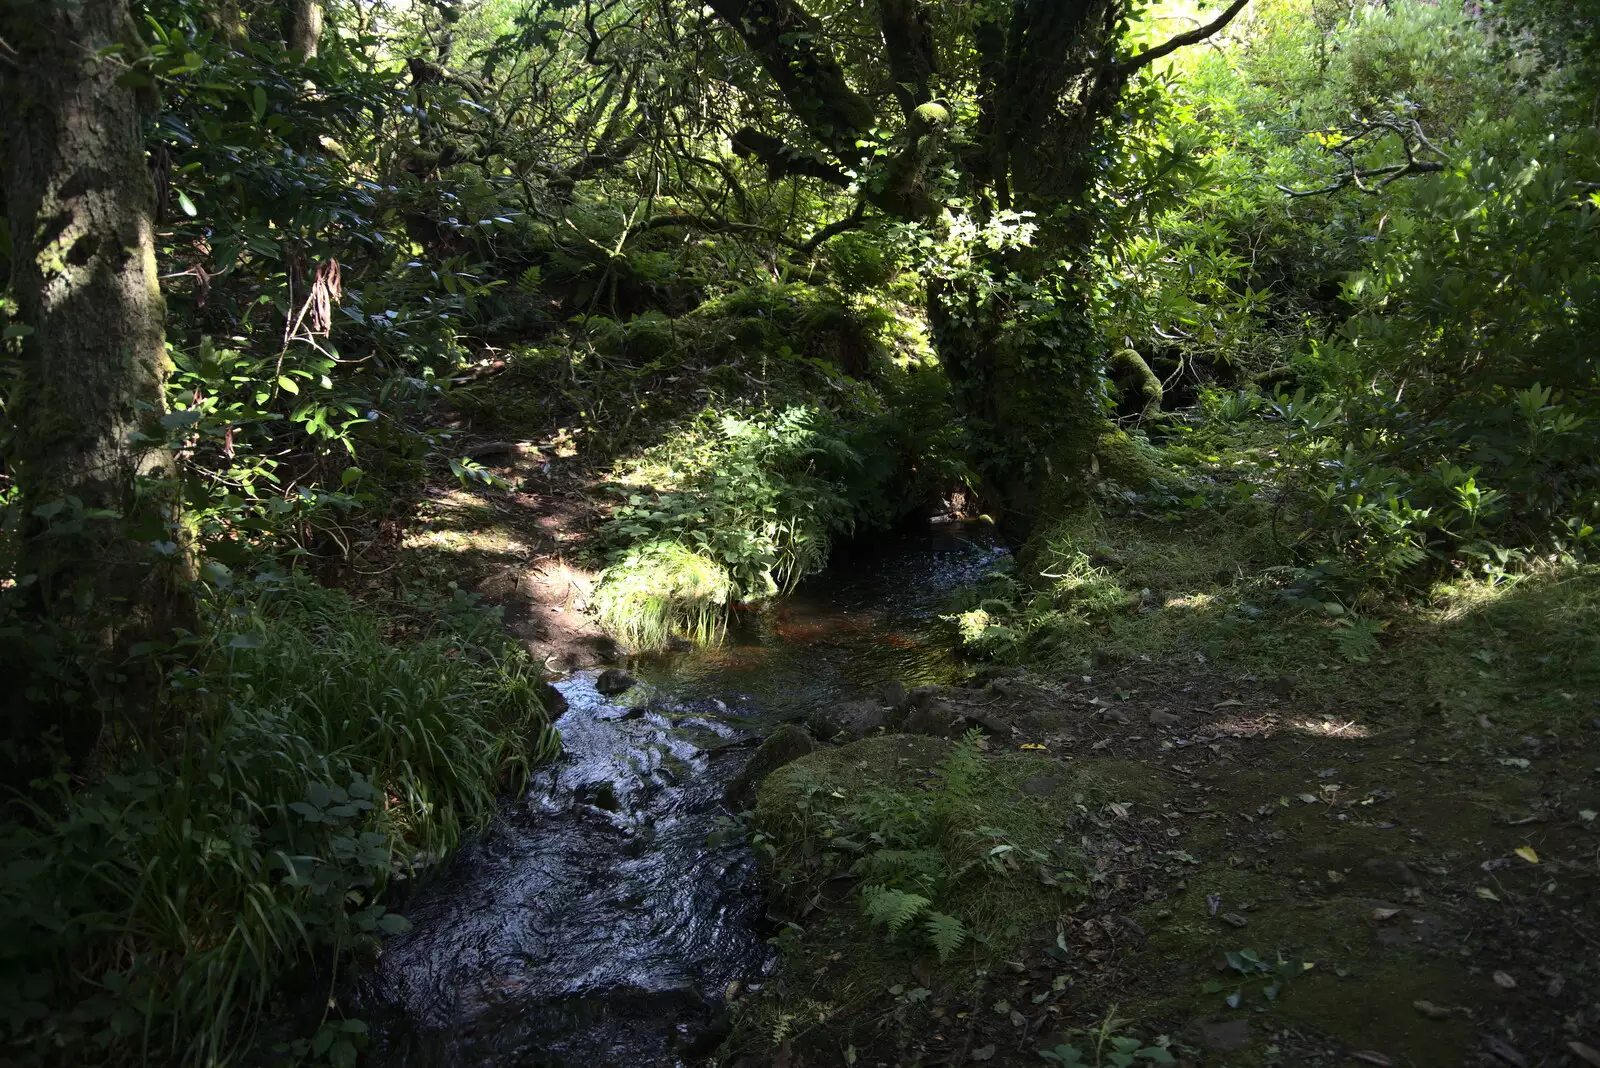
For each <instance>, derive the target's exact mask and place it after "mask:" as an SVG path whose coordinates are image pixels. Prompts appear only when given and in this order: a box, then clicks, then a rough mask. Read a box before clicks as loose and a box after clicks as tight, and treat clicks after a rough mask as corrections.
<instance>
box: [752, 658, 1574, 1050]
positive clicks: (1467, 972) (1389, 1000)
mask: <svg viewBox="0 0 1600 1068" xmlns="http://www.w3.org/2000/svg"><path fill="white" fill-rule="evenodd" d="M1396 655H1397V656H1403V655H1406V650H1404V649H1403V648H1402V649H1397V650H1396ZM1380 674H1381V673H1380ZM1376 692H1377V693H1380V694H1381V692H1382V691H1381V689H1380V690H1378V691H1376ZM1420 696H1421V695H1418V694H1414V693H1405V692H1402V691H1395V692H1393V693H1390V694H1389V695H1387V696H1377V697H1375V696H1374V694H1373V692H1372V691H1369V690H1368V688H1367V687H1365V686H1363V687H1359V688H1356V687H1352V688H1351V691H1349V692H1346V693H1343V694H1341V693H1337V692H1334V691H1323V692H1321V693H1308V692H1302V691H1300V690H1299V689H1298V688H1297V687H1296V686H1295V684H1294V683H1293V682H1292V681H1286V680H1279V681H1278V682H1277V683H1275V684H1273V685H1262V684H1261V683H1260V682H1258V681H1256V680H1252V679H1244V678H1232V679H1230V678H1227V677H1223V676H1219V675H1217V674H1214V673H1204V674H1190V673H1182V672H1173V671H1168V670H1156V669H1152V668H1151V667H1150V666H1149V665H1140V666H1138V667H1135V668H1130V669H1126V670H1122V671H1118V672H1114V673H1109V674H1104V675H1100V676H1095V677H1091V678H1078V679H1073V680H1068V681H1062V680H1059V679H1057V680H1046V679H1040V678H1038V677H1035V676H1031V675H1029V674H1027V673H1022V674H1019V675H1015V676H1009V677H1007V676H1003V677H1001V678H1000V679H999V680H996V681H994V682H991V683H989V684H988V685H987V686H985V687H984V688H982V689H973V690H966V691H963V690H951V691H949V692H948V693H947V694H945V695H944V700H945V701H946V702H947V703H948V704H949V705H950V707H952V708H954V709H956V710H957V711H958V712H959V713H961V714H963V715H964V716H965V717H966V719H967V721H968V722H975V723H979V724H982V725H984V726H986V727H988V728H989V729H990V730H991V732H992V733H991V736H990V744H991V745H993V746H995V747H996V748H1001V747H1005V748H1010V749H1020V748H1021V747H1022V746H1030V747H1035V746H1043V749H1042V750H1041V749H1037V748H1030V749H1028V750H1025V751H1024V755H1027V756H1031V757H1032V759H1033V760H1034V761H1035V762H1036V764H1037V768H1038V771H1037V774H1036V776H1034V777H1032V778H1030V779H1028V780H1026V781H1024V782H1023V783H1022V784H1021V788H1022V789H1025V790H1027V789H1030V788H1031V789H1033V790H1038V789H1040V788H1041V787H1040V783H1039V777H1040V776H1056V777H1058V778H1060V779H1061V780H1063V781H1066V782H1070V781H1072V780H1073V779H1074V778H1083V777H1085V776H1088V777H1090V778H1093V779H1095V780H1097V781H1099V782H1100V783H1102V784H1109V789H1110V790H1111V791H1112V792H1111V793H1110V794H1108V795H1106V796H1112V797H1117V798H1118V800H1115V801H1111V802H1108V803H1106V804H1105V805H1104V806H1103V807H1102V808H1101V809H1100V810H1099V811H1098V812H1093V813H1091V814H1090V815H1089V817H1088V819H1087V820H1086V821H1084V822H1083V823H1081V824H1080V828H1081V829H1082V830H1083V831H1085V832H1086V833H1087V834H1088V835H1090V836H1094V835H1101V836H1103V837H1102V838H1101V844H1100V845H1098V846H1097V847H1096V848H1095V857H1096V859H1095V865H1096V867H1097V868H1098V871H1099V875H1100V876H1102V877H1103V878H1104V880H1105V882H1104V884H1103V885H1106V886H1108V887H1109V888H1110V893H1109V894H1108V895H1106V896H1105V897H1104V898H1102V899H1101V900H1098V901H1097V902H1095V903H1094V904H1093V905H1092V906H1088V907H1085V908H1083V909H1082V910H1080V911H1079V912H1078V913H1077V914H1075V915H1073V916H1072V917H1071V918H1070V920H1069V921H1068V922H1066V923H1065V924H1064V925H1063V926H1062V927H1061V928H1060V929H1059V931H1056V930H1040V931H1037V932H1034V933H1033V935H1032V937H1031V938H1030V939H1028V940H1027V942H1026V945H1027V949H1026V951H1025V952H1023V953H1022V954H1019V956H1018V957H1017V958H1016V959H1010V960H1005V961H1002V962H1001V964H1000V965H999V966H998V967H997V968H996V969H995V970H994V972H993V973H992V974H990V975H988V976H986V977H981V978H980V979H979V981H978V982H977V983H976V984H973V983H972V982H970V981H969V980H970V977H969V976H967V977H962V978H960V979H956V980H955V981H953V982H952V981H947V977H948V975H949V971H948V969H938V970H933V969H931V968H930V967H929V964H928V962H927V960H923V961H920V962H919V961H917V960H915V959H913V958H909V957H908V958H907V959H906V960H905V961H904V962H903V964H902V969H901V970H903V971H904V975H901V976H898V977H897V976H894V975H893V974H892V971H890V972H888V973H887V977H888V978H890V979H891V980H893V984H892V987H886V986H885V985H884V984H883V978H884V977H885V975H886V972H885V969H883V968H881V967H880V968H874V969H866V970H864V969H862V968H861V967H860V965H859V960H858V958H857V956H856V954H853V953H841V952H840V950H846V951H848V950H850V949H851V947H847V946H831V945H828V944H826V943H823V944H816V945H810V946H808V947H807V949H806V950H805V951H804V953H805V960H804V961H803V962H801V961H796V962H793V963H794V964H795V965H800V966H801V967H792V966H791V967H789V968H786V974H788V975H792V976H803V978H801V980H800V982H799V983H798V984H797V985H796V986H794V987H791V989H790V991H789V1000H790V1002H791V1003H793V1004H798V1005H805V1006H807V1007H808V1008H809V1009H817V1010H820V1011H818V1012H816V1015H817V1016H820V1017H823V1018H822V1019H813V1020H805V1021H796V1022H795V1024H794V1026H795V1029H796V1031H795V1035H794V1037H793V1038H792V1039H790V1040H789V1041H788V1042H787V1043H786V1044H785V1045H782V1046H780V1047H779V1050H778V1053H777V1055H776V1058H775V1060H774V1061H773V1063H775V1064H781V1065H789V1066H791V1068H794V1066H799V1065H802V1064H811V1065H822V1064H836V1063H841V1061H840V1057H841V1052H842V1051H844V1050H846V1049H849V1050H851V1051H852V1052H853V1053H854V1056H855V1060H854V1063H860V1064H885V1065H888V1064H893V1065H902V1064H906V1065H909V1064H917V1065H930V1066H931V1065H937V1064H949V1065H965V1064H969V1063H984V1062H988V1063H991V1064H1040V1063H1044V1061H1042V1060H1041V1058H1040V1056H1039V1053H1038V1052H1037V1051H1039V1050H1051V1049H1054V1048H1056V1047H1057V1046H1058V1045H1060V1044H1062V1043H1067V1042H1070V1043H1071V1044H1073V1045H1075V1046H1076V1047H1078V1048H1079V1049H1080V1050H1081V1051H1082V1052H1083V1054H1084V1060H1083V1063H1085V1064H1108V1065H1109V1064H1117V1063H1132V1062H1120V1061H1117V1060H1113V1059H1111V1057H1110V1054H1111V1053H1112V1052H1114V1050H1115V1049H1116V1047H1115V1046H1113V1045H1110V1044H1103V1043H1097V1040H1096V1038H1095V1036H1096V1035H1097V1034H1099V1033H1101V1031H1102V1030H1104V1031H1105V1032H1106V1034H1107V1035H1110V1034H1113V1033H1114V1034H1115V1035H1116V1036H1117V1037H1123V1038H1139V1039H1141V1042H1139V1043H1134V1044H1133V1045H1134V1046H1138V1045H1141V1044H1142V1043H1143V1042H1153V1041H1154V1040H1155V1038H1156V1037H1157V1036H1166V1039H1167V1040H1168V1041H1170V1042H1171V1044H1172V1045H1171V1049H1172V1052H1173V1053H1174V1054H1175V1055H1177V1057H1178V1061H1179V1063H1185V1062H1187V1063H1191V1064H1205V1065H1239V1066H1244V1065H1283V1066H1292V1065H1328V1066H1332V1065H1343V1064H1376V1065H1385V1064H1389V1065H1414V1066H1439V1068H1445V1066H1451V1068H1454V1066H1457V1065H1544V1064H1585V1063H1588V1064H1593V1063H1600V1060H1597V1059H1596V1058H1597V1056H1600V1055H1597V1054H1595V1053H1594V1049H1595V1048H1596V1042H1597V1040H1600V908H1597V906H1596V902H1597V899H1600V833H1597V827H1596V824H1595V815H1594V810H1595V809H1596V808H1600V720H1595V719H1590V720H1589V721H1588V722H1587V723H1586V724H1581V725H1580V724H1576V723H1575V724H1574V729H1572V730H1571V732H1570V733H1569V732H1566V731H1553V732H1548V733H1547V732H1538V733H1528V728H1527V726H1526V725H1525V724H1522V723H1519V722H1518V721H1517V718H1516V716H1515V715H1514V713H1513V714H1512V715H1511V716H1509V717H1508V718H1507V720H1506V721H1503V722H1499V723H1497V722H1495V721H1494V720H1493V719H1491V718H1490V717H1488V716H1487V715H1485V716H1484V717H1483V718H1482V719H1480V720H1478V721H1476V722H1474V723H1473V724H1472V725H1471V726H1470V727H1463V726H1460V725H1459V724H1457V723H1456V722H1454V721H1452V720H1451V719H1450V718H1448V717H1446V716H1444V715H1441V714H1440V713H1439V712H1438V711H1437V710H1430V709H1428V708H1426V707H1423V706H1421V705H1420V704H1419V703H1418V699H1419V698H1420ZM1589 711H1590V712H1595V711H1596V709H1595V706H1594V705H1593V704H1591V705H1590V706H1589ZM1048 786H1049V784H1048V783H1046V784H1045V788H1046V789H1048ZM1085 841H1086V843H1087V841H1088V839H1087V838H1086V839H1085ZM1106 842H1111V843H1114V844H1113V845H1112V846H1111V847H1110V848H1107V846H1106V845H1105V844H1104V843H1106ZM1058 935H1059V941H1058V940H1057V938H1058ZM801 944H805V943H801ZM1257 960H1259V961H1260V962H1262V965H1261V966H1258V965H1256V964H1255V963H1254V962H1255V961H1257ZM806 969H810V970H809V972H807V971H806ZM873 981H876V982H877V983H878V987H877V989H871V988H870V987H869V988H867V989H863V987H864V986H868V985H869V984H870V983H871V982H873ZM919 988H920V989H924V990H928V991H929V993H928V994H926V995H924V996H923V997H921V998H918V997H917V996H916V995H915V994H914V993H913V994H912V996H911V997H909V998H908V997H906V996H905V994H906V992H907V991H915V990H917V989H919ZM1230 999H1232V1001H1230ZM1234 1005H1236V1006H1237V1007H1232V1006H1234ZM1108 1020H1111V1021H1113V1022H1112V1024H1111V1026H1109V1027H1106V1026H1105V1025H1106V1021H1108ZM1585 1042H1587V1043H1588V1044H1587V1045H1585V1044H1584V1043H1585ZM1097 1044H1103V1045H1104V1048H1103V1051H1102V1055H1101V1056H1100V1057H1097V1056H1096V1054H1095V1052H1094V1051H1095V1047H1096V1045H1097ZM1069 1056H1070V1055H1069ZM845 1060H846V1061H847V1062H848V1061H849V1060H850V1058H848V1057H847V1058H845ZM1069 1063H1070V1061H1069ZM1140 1063H1145V1062H1143V1061H1141V1062H1140Z"/></svg>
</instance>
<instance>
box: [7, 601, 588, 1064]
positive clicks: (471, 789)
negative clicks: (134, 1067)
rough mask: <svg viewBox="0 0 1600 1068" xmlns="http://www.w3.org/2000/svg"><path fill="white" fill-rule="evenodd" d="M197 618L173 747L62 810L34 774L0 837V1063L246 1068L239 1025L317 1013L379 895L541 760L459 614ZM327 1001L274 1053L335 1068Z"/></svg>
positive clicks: (501, 664) (501, 660)
mask: <svg viewBox="0 0 1600 1068" xmlns="http://www.w3.org/2000/svg"><path fill="white" fill-rule="evenodd" d="M209 607H210V610H211V616H212V618H211V620H210V621H209V622H210V624H211V626H208V628H207V630H208V632H209V631H211V630H212V627H214V628H215V636H214V637H213V638H212V639H210V641H209V644H208V645H207V646H206V647H205V648H204V650H203V651H202V654H201V656H200V658H199V660H198V662H197V663H196V665H195V666H194V667H193V668H191V669H189V670H186V671H182V672H179V673H177V674H176V675H175V677H174V682H175V684H176V685H177V686H178V687H179V688H180V689H181V690H182V691H183V692H184V693H185V694H186V695H187V696H188V697H190V698H192V712H191V717H192V718H191V719H190V721H189V722H188V723H187V724H185V730H184V731H183V735H182V741H181V742H179V743H175V744H174V746H173V747H171V748H164V747H163V746H161V745H159V744H153V745H147V746H145V747H143V748H141V749H140V750H139V751H137V752H134V753H133V754H131V755H129V756H128V757H127V758H126V759H124V760H122V761H121V763H120V765H119V766H118V767H116V768H115V770H114V772H113V773H111V774H107V775H105V776H104V778H103V779H101V780H100V781H98V782H96V783H93V784H91V785H88V786H84V787H81V788H80V787H79V786H78V784H76V783H73V782H72V781H70V780H69V779H68V778H67V776H66V775H64V774H62V775H58V776H57V777H56V778H55V779H54V780H52V781H51V782H49V783H47V784H44V785H45V789H44V791H43V792H42V794H41V795H39V796H38V797H37V798H36V799H35V800H33V801H32V802H29V803H28V804H27V805H26V811H25V812H24V813H22V816H23V818H21V819H17V820H14V821H12V822H10V823H7V824H6V825H5V826H4V827H3V828H0V852H3V853H4V854H5V856H6V857H7V861H8V862H7V864H6V867H5V869H4V871H3V873H0V913H3V915H4V917H5V919H4V921H3V937H0V1042H3V1046H0V1049H3V1050H4V1053H3V1055H0V1059H4V1060H6V1061H7V1063H15V1064H23V1065H28V1064H59V1063H71V1064H84V1065H88V1064H127V1063H170V1064H179V1065H207V1066H215V1065H225V1064H231V1063H239V1062H241V1061H242V1060H245V1059H248V1058H249V1057H251V1056H252V1055H253V1054H252V1052H251V1051H252V1046H253V1042H254V1036H255V1033H256V1030H257V1025H258V1024H259V1021H260V1020H261V1018H262V1017H263V1015H266V1014H272V1013H275V1012H279V1011H300V1012H303V1011H304V1010H305V1007H306V1006H298V1007H296V1006H286V1005H283V1004H280V1003H278V1002H276V1001H275V1000H274V999H275V998H277V997H281V996H282V995H281V993H280V992H281V991H282V990H283V989H285V984H286V983H287V982H288V981H289V980H290V978H291V977H295V976H300V977H302V978H303V979H306V980H311V979H312V978H313V977H317V978H318V980H319V981H320V982H322V983H325V984H328V987H327V989H328V990H329V991H331V984H332V981H333V979H332V976H333V974H334V973H335V972H336V970H337V968H338V966H339V964H340V962H341V961H342V960H343V959H344V958H345V957H346V956H347V955H348V954H349V953H350V952H351V951H353V950H357V949H360V948H362V947H365V946H371V945H373V944H374V943H375V940H376V939H377V937H378V936H379V935H381V934H382V933H384V932H393V931H397V930H399V929H401V928H402V927H403V926H404V921H403V920H402V919H401V918H400V917H398V916H396V915H393V914H391V913H389V912H388V911H387V910H386V909H385V907H384V905H383V892H384V889H385V887H386V886H387V885H388V884H389V882H390V881H391V880H392V879H393V878H395V877H404V876H408V875H411V874H412V873H414V872H416V871H417V870H418V869H420V868H422V867H425V866H427V865H429V864H432V863H435V862H437V861H438V860H439V859H440V858H441V857H442V856H444V855H445V854H446V853H447V852H448V851H449V850H450V849H451V848H452V847H453V846H455V845H456V844H457V843H458V842H459V841H460V840H461V839H462V838H463V836H465V835H468V834H471V833H473V832H474V831H475V830H477V829H478V828H480V827H482V826H483V825H484V824H485V823H486V822H487V821H488V820H489V819H490V818H491V816H492V815H493V813H494V811H495V806H496V802H497V798H498V797H499V796H500V795H501V793H502V791H504V790H505V789H507V788H509V787H513V786H515V785H516V784H517V783H518V782H519V781H520V780H521V779H522V777H523V776H524V775H525V774H526V773H527V770H528V768H529V767H530V766H531V765H532V764H534V763H535V762H538V761H541V760H544V759H547V758H549V757H550V756H552V755H553V754H554V752H555V751H556V750H557V748H558V745H559V742H558V739H557V737H556V735H555V733H554V731H553V729H552V728H551V727H550V724H549V720H548V717H547V716H546V715H545V713H544V709H543V708H542V706H541V704H540V699H539V693H538V686H539V684H540V677H539V675H538V674H537V672H536V670H535V669H534V668H533V667H532V665H530V664H529V663H528V662H527V661H526V659H525V658H524V657H523V656H522V654H521V653H520V652H519V651H517V650H515V649H514V648H511V647H509V646H508V645H506V644H505V643H504V642H503V640H502V639H499V638H498V637H494V635H495V634H496V633H497V632H495V631H492V630H490V629H489V627H490V626H492V624H490V623H488V622H487V621H486V620H485V619H484V618H483V617H482V616H481V615H479V616H477V618H476V619H475V620H474V619H473V618H472V617H468V616H462V617H461V618H460V619H459V620H458V622H457V625H455V626H453V627H450V628H447V629H442V630H439V631H437V632H435V633H432V634H428V635H425V636H423V637H420V638H417V639H415V640H410V641H395V640H390V639H389V638H387V637H386V636H385V633H384V631H383V628H382V625H381V624H380V621H379V620H378V619H377V618H376V617H375V616H373V615H371V614H369V613H367V612H364V611H361V610H359V609H357V608H355V607H354V606H353V605H352V603H351V602H350V600H349V598H347V597H346V596H344V595H343V594H340V593H337V592H332V591H328V590H324V589H320V588H317V587H314V586H311V585H309V584H305V583H301V582H297V581H284V582H278V583H272V584H268V585H267V586H266V587H265V588H262V589H258V590H256V591H253V592H252V593H251V594H249V595H248V596H245V595H239V594H232V595H225V596H223V597H221V598H219V599H218V600H217V601H216V602H215V603H213V604H212V605H211V606H209ZM19 804H20V803H19ZM300 987H301V989H307V984H306V983H304V982H302V983H301V984H300ZM309 988H310V989H311V990H315V989H316V987H315V983H314V982H313V983H312V984H311V985H310V987H309ZM327 1000H328V999H327V993H324V994H322V995H320V996H310V997H308V998H307V1005H308V1006H311V1007H312V1010H313V1019H312V1021H311V1024H312V1027H311V1029H312V1030H313V1031H316V1034H315V1037H313V1038H310V1039H300V1040H297V1041H294V1042H290V1043H289V1044H288V1047H287V1049H286V1050H285V1052H287V1053H289V1054H291V1055H296V1056H298V1055H303V1054H305V1053H306V1052H308V1051H311V1049H312V1046H313V1045H315V1046H316V1052H318V1053H321V1054H324V1055H326V1056H330V1057H332V1058H333V1059H334V1061H335V1062H336V1063H338V1062H340V1061H341V1059H348V1060H349V1061H350V1062H351V1063H353V1060H354V1057H355V1055H356V1047H357V1046H358V1045H359V1044H360V1041H361V1039H362V1037H363V1029H362V1027H361V1025H360V1022H359V1021H339V1020H332V1021H330V1020H326V1019H324V1020H322V1021H320V1024H319V1023H318V1022H317V1021H316V1019H315V1017H316V1016H320V1015H322V1014H323V1013H324V1012H325V1006H326V1004H327ZM319 1027H320V1030H319V1029H318V1028H319Z"/></svg>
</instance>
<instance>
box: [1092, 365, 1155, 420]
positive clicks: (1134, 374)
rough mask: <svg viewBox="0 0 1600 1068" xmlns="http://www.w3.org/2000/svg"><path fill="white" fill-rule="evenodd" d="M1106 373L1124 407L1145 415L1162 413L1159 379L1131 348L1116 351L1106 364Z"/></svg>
mask: <svg viewBox="0 0 1600 1068" xmlns="http://www.w3.org/2000/svg"><path fill="white" fill-rule="evenodd" d="M1106 371H1107V373H1108V374H1109V376H1110V378H1111V381H1112V382H1113V383H1114V384H1115V385H1116V387H1117V390H1118V392H1120V393H1121V394H1122V403H1123V405H1124V406H1125V407H1126V408H1128V409H1131V410H1133V411H1137V412H1139V413H1141V414H1144V415H1149V414H1150V413H1152V412H1159V411H1160V410H1161V398H1162V394H1163V393H1164V390H1163V389H1162V388H1161V376H1160V375H1158V374H1156V373H1155V372H1154V371H1152V370H1150V365H1149V364H1148V363H1145V362H1144V357H1143V356H1140V355H1139V354H1138V353H1137V352H1135V351H1134V350H1133V349H1119V350H1117V351H1116V352H1114V353H1112V354H1111V358H1110V359H1109V360H1107V361H1106Z"/></svg>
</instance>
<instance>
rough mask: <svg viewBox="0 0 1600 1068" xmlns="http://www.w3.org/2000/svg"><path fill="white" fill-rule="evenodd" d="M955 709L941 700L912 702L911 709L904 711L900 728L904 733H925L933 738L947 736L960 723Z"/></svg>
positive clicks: (959, 717)
mask: <svg viewBox="0 0 1600 1068" xmlns="http://www.w3.org/2000/svg"><path fill="white" fill-rule="evenodd" d="M961 721H962V720H961V716H959V715H958V714H957V713H956V711H955V709H953V708H951V707H950V706H949V705H947V704H945V703H944V702H943V701H928V702H926V703H915V702H914V703H913V704H912V706H911V711H909V712H907V713H906V718H905V722H904V723H902V724H901V725H900V730H901V731H902V732H904V733H906V734H926V735H929V736H930V737H934V738H948V737H950V734H951V731H952V730H953V729H954V728H956V727H958V726H959V725H960V723H961Z"/></svg>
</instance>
